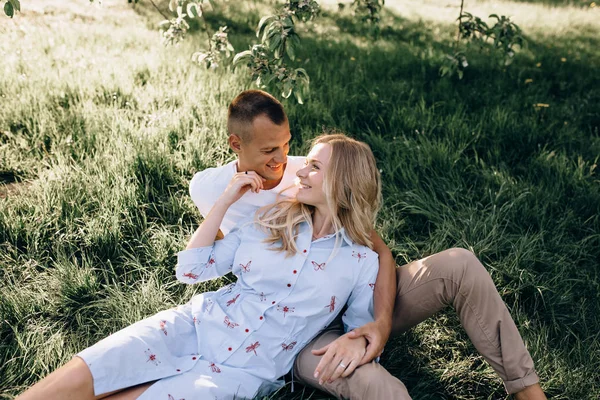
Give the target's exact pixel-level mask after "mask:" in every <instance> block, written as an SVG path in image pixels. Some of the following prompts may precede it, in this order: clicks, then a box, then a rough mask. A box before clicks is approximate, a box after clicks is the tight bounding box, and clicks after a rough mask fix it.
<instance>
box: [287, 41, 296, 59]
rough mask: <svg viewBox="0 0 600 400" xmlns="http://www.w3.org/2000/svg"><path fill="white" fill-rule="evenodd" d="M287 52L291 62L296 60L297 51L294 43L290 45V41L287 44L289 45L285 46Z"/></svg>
mask: <svg viewBox="0 0 600 400" xmlns="http://www.w3.org/2000/svg"><path fill="white" fill-rule="evenodd" d="M285 52H286V53H287V55H288V57H289V58H290V60H292V61H293V60H295V59H296V50H295V49H294V45H293V44H292V43H290V42H289V41H288V42H287V45H286V46H285Z"/></svg>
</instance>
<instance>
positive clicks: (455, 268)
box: [435, 247, 489, 280]
mask: <svg viewBox="0 0 600 400" xmlns="http://www.w3.org/2000/svg"><path fill="white" fill-rule="evenodd" d="M438 255H439V256H440V258H441V259H442V260H443V262H439V261H437V260H436V263H435V264H436V266H438V267H439V268H443V269H444V270H446V271H447V273H448V274H450V275H451V276H452V277H455V278H459V279H460V280H462V279H463V278H465V277H472V278H474V279H478V278H480V277H489V273H488V272H487V270H486V269H485V267H484V266H483V264H482V263H481V261H479V259H478V258H477V256H476V255H475V254H473V252H472V251H470V250H467V249H463V248H461V247H453V248H451V249H448V250H444V251H442V252H441V253H438Z"/></svg>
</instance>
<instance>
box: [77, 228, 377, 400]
mask: <svg viewBox="0 0 600 400" xmlns="http://www.w3.org/2000/svg"><path fill="white" fill-rule="evenodd" d="M265 237H266V234H265V233H264V231H263V230H262V229H261V228H260V227H258V226H257V225H255V224H254V223H246V224H242V225H241V226H240V227H237V228H235V229H233V230H232V231H231V232H230V233H229V234H228V235H227V236H225V238H224V239H223V240H220V241H217V242H215V244H214V246H211V247H202V248H197V249H190V250H184V251H182V252H180V253H179V254H178V264H177V273H176V275H177V279H179V280H180V281H182V282H184V283H188V284H193V283H196V282H201V281H206V280H209V279H213V278H217V277H219V276H223V275H225V274H227V273H228V272H230V271H232V272H233V273H234V274H235V275H236V276H237V282H236V283H234V284H231V285H229V286H226V287H224V288H221V289H220V290H218V291H216V292H208V293H203V294H199V295H196V296H194V297H193V298H192V299H191V301H190V302H189V303H187V304H186V305H184V306H179V307H177V308H175V309H171V310H166V311H162V312H160V313H158V314H156V315H154V316H152V317H149V318H146V319H144V320H142V321H139V322H137V323H135V324H133V325H131V326H129V327H127V328H125V329H123V330H121V331H119V332H117V333H115V334H113V335H111V336H109V337H107V338H106V339H103V340H102V341H100V342H98V343H96V344H95V345H94V346H92V347H90V348H88V349H86V350H84V351H82V352H81V353H79V354H78V356H80V357H81V358H82V359H83V360H84V361H85V362H86V363H87V364H88V366H89V368H90V370H91V372H92V375H93V377H94V391H95V394H96V395H98V394H101V393H106V392H108V391H113V390H116V389H120V388H124V387H129V386H133V385H136V384H139V383H143V382H148V381H152V380H158V381H157V382H156V383H155V384H153V385H152V386H151V387H150V388H149V389H148V390H146V392H144V394H143V395H142V396H141V397H140V399H165V400H169V399H175V400H179V399H188V400H191V399H206V398H210V399H213V398H216V399H233V398H236V399H240V398H252V397H255V396H257V395H264V394H268V393H270V392H272V391H273V390H276V389H277V388H279V387H281V386H282V385H283V382H282V381H281V380H278V378H280V377H281V376H283V375H285V374H286V373H287V372H289V370H290V369H291V368H292V365H293V362H294V358H295V356H296V355H297V354H298V352H299V351H300V350H301V349H302V348H303V347H304V346H305V345H306V344H308V343H309V342H310V341H311V340H312V339H313V338H314V337H315V336H316V335H317V334H318V333H319V331H321V330H322V329H324V328H325V327H327V326H328V325H329V324H330V323H331V322H332V320H333V319H334V318H335V317H336V315H337V314H338V313H339V311H340V310H341V309H342V307H343V306H344V305H345V304H346V303H347V305H348V307H347V309H346V311H345V313H344V316H343V321H344V324H345V326H346V329H347V330H351V329H354V328H356V327H358V326H361V325H363V324H366V323H368V322H371V321H373V290H374V285H375V280H376V277H377V271H378V267H379V264H378V258H377V253H375V252H373V251H372V250H370V249H369V248H367V247H365V246H360V245H357V244H355V243H353V242H352V241H351V240H350V239H349V238H348V237H347V236H346V234H345V232H344V230H343V229H342V230H341V231H340V232H339V234H338V235H337V237H336V235H330V236H327V237H324V238H321V239H318V240H315V241H311V238H312V230H311V228H310V226H309V225H308V224H307V223H303V224H302V225H301V226H300V230H299V234H298V237H297V240H296V243H297V245H298V248H299V249H300V252H299V253H298V254H296V255H294V256H291V257H286V256H285V253H283V252H278V251H273V250H272V249H269V247H271V246H269V245H267V244H265V243H264V242H263V240H264V239H265ZM336 240H337V241H338V242H339V243H340V245H341V246H340V247H339V249H338V250H337V252H336V253H335V254H334V256H333V257H331V256H332V250H333V249H334V247H335V243H336Z"/></svg>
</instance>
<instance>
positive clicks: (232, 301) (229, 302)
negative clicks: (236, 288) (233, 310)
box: [227, 293, 240, 307]
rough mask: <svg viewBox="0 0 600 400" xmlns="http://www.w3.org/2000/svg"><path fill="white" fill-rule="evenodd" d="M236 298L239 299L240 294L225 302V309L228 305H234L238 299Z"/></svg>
mask: <svg viewBox="0 0 600 400" xmlns="http://www.w3.org/2000/svg"><path fill="white" fill-rule="evenodd" d="M238 297H240V294H239V293H238V294H236V295H235V297H234V298H233V299H231V300H229V301H228V302H227V307H229V306H230V305H232V304H234V303H235V301H236V300H237V299H238Z"/></svg>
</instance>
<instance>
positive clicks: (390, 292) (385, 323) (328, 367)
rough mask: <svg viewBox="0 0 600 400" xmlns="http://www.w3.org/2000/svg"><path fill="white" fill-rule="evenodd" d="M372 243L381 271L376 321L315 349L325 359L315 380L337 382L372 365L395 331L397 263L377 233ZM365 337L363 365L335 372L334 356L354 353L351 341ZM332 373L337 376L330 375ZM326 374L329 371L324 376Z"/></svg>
mask: <svg viewBox="0 0 600 400" xmlns="http://www.w3.org/2000/svg"><path fill="white" fill-rule="evenodd" d="M371 240H372V241H373V251H375V252H376V253H377V254H378V255H379V271H378V273H377V279H376V280H375V292H374V294H373V303H374V304H373V314H374V317H375V321H374V322H369V323H367V324H365V325H363V326H361V327H359V328H356V329H354V330H352V331H350V332H348V333H347V334H345V335H343V336H341V337H339V338H337V339H336V340H334V341H333V342H331V343H329V344H328V345H326V346H324V347H321V348H320V349H317V350H312V354H314V355H316V356H320V355H322V356H323V358H322V359H321V361H320V362H319V364H318V365H317V367H316V368H315V375H314V376H315V378H318V377H319V376H321V378H320V380H321V381H324V380H330V381H333V380H335V379H337V378H338V377H339V376H343V377H346V376H348V375H349V374H351V373H352V372H353V371H354V369H355V368H356V367H359V366H361V365H363V364H366V363H368V362H371V361H372V360H373V359H374V358H376V357H378V356H379V355H380V354H381V353H382V352H383V347H384V346H385V343H386V342H387V340H388V338H389V336H390V332H391V330H392V313H393V311H394V304H395V302H396V262H395V261H394V257H393V256H392V252H391V251H390V249H389V248H388V247H387V246H386V244H385V243H384V242H383V240H381V238H380V237H379V235H378V234H377V232H375V231H373V232H372V233H371ZM362 337H364V338H365V339H367V343H368V344H367V348H366V352H365V353H364V355H363V356H362V359H361V360H360V362H358V363H352V364H350V365H349V366H348V368H346V369H345V370H344V371H343V374H341V371H339V368H337V371H335V369H336V367H337V366H338V364H336V363H335V362H334V359H333V356H334V355H336V354H338V353H340V354H345V353H348V354H350V353H352V352H353V350H351V349H350V347H353V346H352V345H351V344H350V343H349V342H348V340H355V339H357V338H362ZM353 354H355V353H353ZM346 358H348V359H352V356H350V355H348V356H347V357H346ZM332 370H334V371H335V373H333V374H330V372H331V371H332ZM323 371H326V372H325V373H324V372H323ZM327 371H329V373H327ZM340 374H341V375H340Z"/></svg>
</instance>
